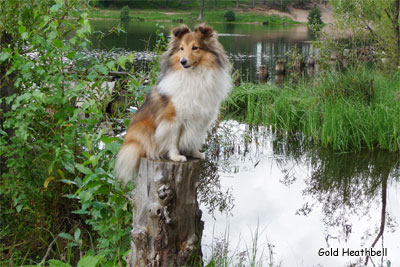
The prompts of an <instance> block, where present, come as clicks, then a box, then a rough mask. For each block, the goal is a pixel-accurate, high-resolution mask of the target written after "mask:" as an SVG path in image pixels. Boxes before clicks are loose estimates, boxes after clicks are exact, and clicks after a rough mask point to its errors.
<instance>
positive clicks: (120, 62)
mask: <svg viewBox="0 0 400 267" xmlns="http://www.w3.org/2000/svg"><path fill="white" fill-rule="evenodd" d="M127 60H128V58H127V57H126V56H120V57H119V58H118V59H117V64H118V66H120V67H121V68H122V69H124V70H125V69H126V67H125V63H126V61H127Z"/></svg>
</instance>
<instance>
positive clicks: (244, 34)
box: [91, 20, 314, 82]
mask: <svg viewBox="0 0 400 267" xmlns="http://www.w3.org/2000/svg"><path fill="white" fill-rule="evenodd" d="M91 24H92V26H93V28H94V30H95V31H102V32H107V31H109V30H110V29H112V28H113V27H116V26H117V25H118V24H119V21H113V20H107V21H97V20H96V21H92V22H91ZM178 25H179V24H178V23H175V24H171V23H161V22H160V23H155V22H129V23H128V24H125V26H124V27H125V33H120V34H116V33H110V34H107V35H105V36H104V38H103V39H102V40H101V41H99V39H98V38H93V39H92V41H93V43H94V45H95V47H96V48H97V49H98V48H101V49H105V50H110V49H113V48H119V49H123V50H126V51H132V52H135V54H136V58H137V59H138V60H141V61H146V60H147V61H148V60H151V55H152V53H151V51H152V50H153V48H154V45H155V42H156V31H157V30H159V31H161V32H164V33H165V34H166V35H169V32H170V31H171V29H172V28H174V27H176V26H178ZM188 26H189V27H191V28H193V27H194V24H190V23H189V24H188ZM211 26H213V28H214V29H215V30H216V31H217V32H218V33H219V40H220V42H221V43H222V45H223V46H224V48H225V50H226V51H227V52H228V54H229V58H230V60H231V62H232V64H233V67H234V69H235V70H239V71H240V73H241V74H242V78H243V79H244V80H246V81H251V82H253V81H256V80H257V78H256V77H257V70H258V69H259V67H260V65H266V66H267V67H268V69H269V73H271V74H272V75H270V77H271V78H272V77H273V74H274V73H275V62H276V60H278V59H282V58H285V54H286V53H287V52H288V51H289V50H290V49H291V48H292V47H294V46H296V47H297V48H298V49H299V50H300V51H301V53H302V54H303V55H304V57H305V58H307V57H308V56H310V55H312V54H313V53H314V49H313V46H312V45H311V40H312V36H311V35H310V34H309V32H308V29H307V27H306V26H304V25H294V26H263V25H256V24H222V23H216V24H211ZM160 27H161V28H160ZM137 65H139V66H143V64H140V63H139V62H138V64H137Z"/></svg>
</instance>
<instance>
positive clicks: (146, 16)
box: [89, 8, 297, 25]
mask: <svg viewBox="0 0 400 267" xmlns="http://www.w3.org/2000/svg"><path fill="white" fill-rule="evenodd" d="M226 11H227V10H226V9H221V10H218V9H217V10H207V9H205V10H204V14H203V21H205V22H224V14H225V12H226ZM129 15H130V17H131V18H132V20H139V21H140V20H142V21H143V20H144V21H176V20H179V19H182V20H183V22H184V23H187V22H189V21H194V20H196V19H197V18H198V17H199V10H198V9H196V10H175V9H167V10H137V9H131V11H130V13H129ZM235 17H236V20H235V21H234V22H232V23H262V22H264V21H268V24H269V25H281V24H296V23H297V22H295V21H292V20H290V19H288V18H283V17H279V16H266V15H264V14H262V13H259V12H235ZM89 18H92V19H116V20H119V19H120V10H116V9H99V8H97V9H93V10H91V11H90V12H89Z"/></svg>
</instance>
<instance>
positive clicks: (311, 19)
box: [307, 6, 323, 31]
mask: <svg viewBox="0 0 400 267" xmlns="http://www.w3.org/2000/svg"><path fill="white" fill-rule="evenodd" d="M307 19H308V27H309V28H310V29H313V30H317V31H318V30H320V29H321V27H322V24H323V21H322V18H321V10H319V8H318V7H317V6H314V7H313V8H312V9H311V11H310V13H308V17H307Z"/></svg>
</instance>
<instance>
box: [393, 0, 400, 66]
mask: <svg viewBox="0 0 400 267" xmlns="http://www.w3.org/2000/svg"><path fill="white" fill-rule="evenodd" d="M393 15H394V16H393V26H394V31H395V35H396V39H397V57H396V66H399V65H400V25H399V15H400V0H396V1H395V3H394V14H393Z"/></svg>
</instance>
